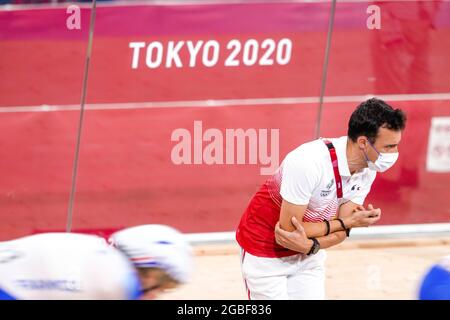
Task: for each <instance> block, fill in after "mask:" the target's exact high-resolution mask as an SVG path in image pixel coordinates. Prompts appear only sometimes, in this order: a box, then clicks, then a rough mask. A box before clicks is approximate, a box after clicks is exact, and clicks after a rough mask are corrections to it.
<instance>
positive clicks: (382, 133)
mask: <svg viewBox="0 0 450 320" xmlns="http://www.w3.org/2000/svg"><path fill="white" fill-rule="evenodd" d="M401 139H402V132H401V131H396V130H390V129H387V128H383V127H381V128H380V129H379V130H378V135H377V139H376V140H377V142H379V143H381V144H399V143H400V140H401Z"/></svg>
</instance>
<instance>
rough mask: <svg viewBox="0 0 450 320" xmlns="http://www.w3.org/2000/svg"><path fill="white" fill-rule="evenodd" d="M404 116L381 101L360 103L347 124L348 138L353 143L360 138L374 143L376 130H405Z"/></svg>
mask: <svg viewBox="0 0 450 320" xmlns="http://www.w3.org/2000/svg"><path fill="white" fill-rule="evenodd" d="M405 125H406V115H405V113H404V112H403V111H402V110H400V109H395V110H394V109H393V108H392V107H391V106H390V105H388V104H387V103H386V102H384V101H383V100H381V99H377V98H372V99H369V100H367V101H364V102H362V103H361V104H360V105H359V106H358V107H357V108H356V110H355V111H353V113H352V116H351V117H350V120H349V122H348V133H347V135H348V137H349V138H350V139H352V141H353V142H355V141H356V139H358V137H360V136H366V137H367V138H368V139H369V141H370V142H372V143H374V142H375V138H376V136H377V134H378V130H379V129H380V128H381V127H383V128H386V129H389V130H394V131H400V130H403V129H404V128H405Z"/></svg>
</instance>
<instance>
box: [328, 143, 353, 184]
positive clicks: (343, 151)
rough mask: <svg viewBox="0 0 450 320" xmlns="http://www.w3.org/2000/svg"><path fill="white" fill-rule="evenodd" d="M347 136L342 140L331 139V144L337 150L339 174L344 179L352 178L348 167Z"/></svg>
mask: <svg viewBox="0 0 450 320" xmlns="http://www.w3.org/2000/svg"><path fill="white" fill-rule="evenodd" d="M347 140H348V137H347V136H342V137H340V138H336V139H331V142H332V143H333V145H334V148H335V149H336V155H337V158H338V167H339V174H340V175H341V176H344V177H350V176H351V173H350V169H349V167H348V161H347Z"/></svg>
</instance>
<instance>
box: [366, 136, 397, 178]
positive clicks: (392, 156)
mask: <svg viewBox="0 0 450 320" xmlns="http://www.w3.org/2000/svg"><path fill="white" fill-rule="evenodd" d="M369 143H370V142H369ZM370 145H371V146H372V148H373V149H374V150H375V151H376V152H377V153H378V158H377V160H375V162H372V161H370V160H369V158H368V157H367V155H366V153H365V152H364V155H365V156H366V160H367V165H368V167H369V169H371V170H375V171H377V172H385V171H386V170H388V169H389V168H391V167H392V166H393V165H394V164H395V162H396V161H397V159H398V152H394V153H380V152H378V150H377V149H375V147H374V146H373V145H372V144H371V143H370Z"/></svg>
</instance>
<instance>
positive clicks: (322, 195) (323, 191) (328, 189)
mask: <svg viewBox="0 0 450 320" xmlns="http://www.w3.org/2000/svg"><path fill="white" fill-rule="evenodd" d="M333 184H334V179H331V181H330V183H328V184H327V185H326V186H325V187H326V190H320V196H321V197H326V196H328V195H329V194H330V193H331V187H332V186H333Z"/></svg>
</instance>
